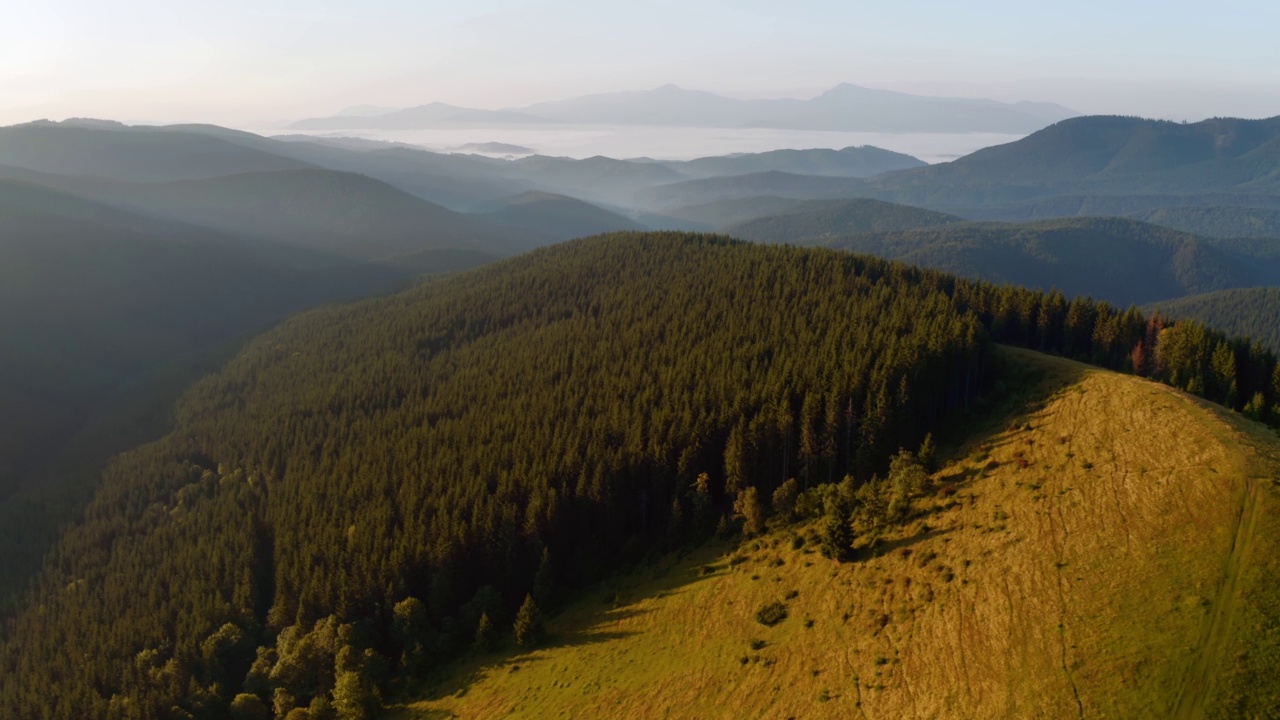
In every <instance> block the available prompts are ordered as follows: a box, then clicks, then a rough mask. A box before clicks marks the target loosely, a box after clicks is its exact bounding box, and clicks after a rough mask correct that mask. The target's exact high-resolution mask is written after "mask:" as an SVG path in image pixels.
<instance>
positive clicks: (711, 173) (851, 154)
mask: <svg viewBox="0 0 1280 720" xmlns="http://www.w3.org/2000/svg"><path fill="white" fill-rule="evenodd" d="M663 165H666V166H667V167H670V168H672V169H673V170H676V171H678V172H680V173H682V174H684V175H686V176H688V177H690V178H708V177H717V176H730V175H750V174H752V173H759V172H768V171H771V170H778V171H781V172H787V173H792V174H794V175H822V176H829V177H871V176H873V175H879V174H880V173H882V172H888V171H890V170H905V169H908V168H916V167H924V165H925V163H924V162H923V161H921V160H919V159H917V158H914V157H911V156H910V155H904V154H902V153H897V152H892V151H890V150H883V149H881V148H878V147H872V146H870V145H865V146H862V147H847V148H844V149H842V150H827V149H823V148H815V149H812V150H773V151H771V152H762V153H743V154H741V155H722V156H719V157H704V158H698V159H696V160H689V161H686V162H665V163H663Z"/></svg>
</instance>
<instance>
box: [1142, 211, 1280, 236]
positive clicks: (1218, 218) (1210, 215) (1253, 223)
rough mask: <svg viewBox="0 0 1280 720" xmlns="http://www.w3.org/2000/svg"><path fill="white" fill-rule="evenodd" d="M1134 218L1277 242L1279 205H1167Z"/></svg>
mask: <svg viewBox="0 0 1280 720" xmlns="http://www.w3.org/2000/svg"><path fill="white" fill-rule="evenodd" d="M1130 217H1133V218H1135V219H1137V220H1142V221H1143V222H1149V223H1152V224H1154V225H1163V226H1165V227H1170V228H1173V229H1174V230H1182V231H1184V232H1189V233H1195V234H1197V235H1208V236H1212V237H1222V238H1241V237H1252V238H1273V239H1276V242H1277V244H1280V208H1265V207H1231V206H1210V207H1166V208H1160V209H1158V210H1150V211H1147V212H1142V213H1135V214H1133V215H1131V216H1130Z"/></svg>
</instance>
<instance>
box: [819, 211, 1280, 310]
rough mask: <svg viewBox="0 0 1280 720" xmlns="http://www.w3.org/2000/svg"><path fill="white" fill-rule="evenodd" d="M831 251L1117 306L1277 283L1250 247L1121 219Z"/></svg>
mask: <svg viewBox="0 0 1280 720" xmlns="http://www.w3.org/2000/svg"><path fill="white" fill-rule="evenodd" d="M828 245H830V246H832V247H838V248H842V249H845V250H849V251H852V252H859V253H870V254H872V255H878V256H880V257H886V258H891V259H895V260H901V261H903V262H909V263H912V264H917V265H922V266H924V267H931V268H937V269H939V270H945V271H947V272H952V273H956V274H958V275H961V276H964V277H972V278H981V279H983V280H988V281H991V282H996V283H1011V284H1015V285H1021V286H1025V287H1032V288H1040V289H1044V290H1048V289H1050V288H1056V289H1058V290H1060V291H1062V292H1063V293H1065V294H1066V295H1067V296H1074V295H1089V296H1091V297H1094V298H1099V299H1104V300H1107V301H1109V302H1112V303H1116V304H1118V305H1120V306H1126V305H1142V304H1146V303H1152V302H1157V301H1160V300H1169V299H1172V298H1178V297H1183V296H1186V295H1196V294H1200V293H1206V292H1213V291H1217V290H1226V289H1230V288H1241V287H1253V286H1257V285H1270V284H1276V283H1280V258H1277V257H1275V256H1273V255H1268V254H1267V253H1266V251H1265V248H1264V247H1258V246H1257V245H1258V244H1257V243H1255V244H1253V245H1249V244H1239V243H1237V244H1228V243H1220V242H1217V241H1214V240H1211V239H1206V238H1200V237H1198V236H1195V235H1189V234H1187V233H1181V232H1177V231H1174V230H1168V229H1166V228H1161V227H1159V226H1155V225H1148V224H1145V223H1140V222H1137V221H1134V220H1123V219H1118V218H1072V219H1065V220H1052V221H1042V222H1038V223H1027V224H1000V223H959V224H949V225H942V226H938V227H931V228H920V229H915V230H905V231H901V232H886V233H871V234H865V235H856V236H850V237H845V238H839V239H836V240H832V241H830V242H829V243H828Z"/></svg>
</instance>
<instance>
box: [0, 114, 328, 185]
mask: <svg viewBox="0 0 1280 720" xmlns="http://www.w3.org/2000/svg"><path fill="white" fill-rule="evenodd" d="M0 165H12V166H16V167H20V168H26V169H29V170H35V171H39V172H45V173H53V174H58V175H92V176H97V177H104V178H116V179H120V180H129V181H135V182H167V181H172V180H191V179H198V178H210V177H217V176H220V175H231V174H235V173H248V172H265V171H273V170H294V169H298V168H303V167H307V166H308V164H307V163H305V162H303V161H300V160H297V159H293V158H288V157H281V156H279V155H274V154H271V153H268V152H262V151H260V150H256V149H253V148H249V147H245V146H243V145H239V144H236V143H232V142H228V141H226V140H224V139H222V138H218V137H213V136H209V135H197V134H193V133H184V132H178V131H172V130H165V129H162V128H133V127H129V126H127V125H111V124H103V123H101V122H94V123H91V124H85V123H77V122H76V121H71V120H69V121H66V122H63V123H53V122H47V121H41V122H35V123H27V124H25V125H11V126H9V127H0Z"/></svg>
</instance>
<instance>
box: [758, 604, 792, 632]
mask: <svg viewBox="0 0 1280 720" xmlns="http://www.w3.org/2000/svg"><path fill="white" fill-rule="evenodd" d="M786 619H787V606H786V605H784V604H783V603H780V602H776V601H775V602H771V603H768V604H767V605H764V606H762V607H761V608H760V609H759V610H758V611H756V622H758V623H760V624H761V625H767V626H769V627H772V626H774V625H777V624H778V623H780V622H782V621H783V620H786Z"/></svg>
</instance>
